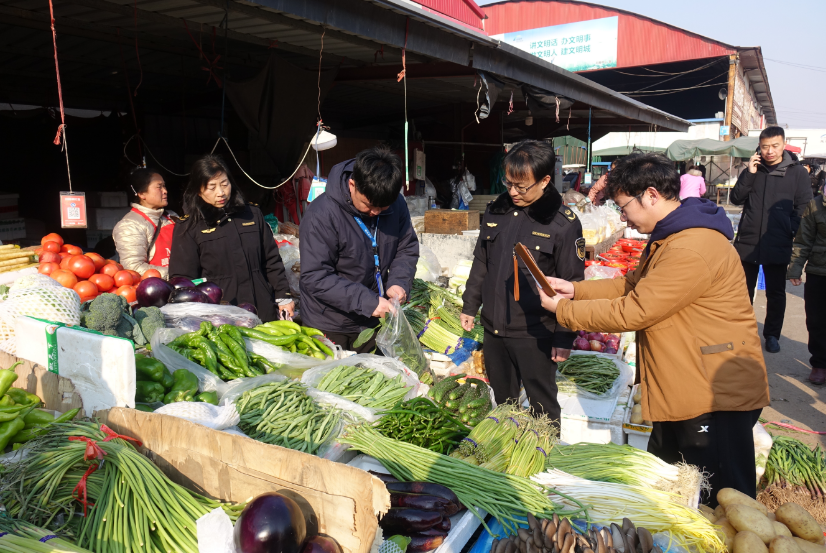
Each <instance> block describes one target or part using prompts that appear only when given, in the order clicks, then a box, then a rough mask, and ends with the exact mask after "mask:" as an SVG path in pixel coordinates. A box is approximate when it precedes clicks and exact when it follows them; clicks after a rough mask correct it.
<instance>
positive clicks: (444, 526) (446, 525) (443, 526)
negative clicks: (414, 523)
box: [433, 517, 450, 532]
mask: <svg viewBox="0 0 826 553" xmlns="http://www.w3.org/2000/svg"><path fill="white" fill-rule="evenodd" d="M433 529H434V530H439V531H441V532H450V519H449V518H448V517H445V518H443V519H442V522H440V523H439V524H437V525H436V526H434V527H433Z"/></svg>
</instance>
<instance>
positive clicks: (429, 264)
mask: <svg viewBox="0 0 826 553" xmlns="http://www.w3.org/2000/svg"><path fill="white" fill-rule="evenodd" d="M441 274H442V265H441V263H440V262H439V258H438V257H436V254H435V253H433V250H431V249H430V248H429V247H427V246H426V245H424V244H419V260H418V261H417V262H416V278H420V279H422V280H424V281H426V282H435V281H436V279H437V278H439V277H440V276H441Z"/></svg>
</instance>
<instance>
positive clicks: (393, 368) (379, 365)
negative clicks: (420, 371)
mask: <svg viewBox="0 0 826 553" xmlns="http://www.w3.org/2000/svg"><path fill="white" fill-rule="evenodd" d="M342 365H346V366H348V367H353V366H359V367H363V368H365V369H371V370H374V371H378V372H380V373H382V374H383V375H384V376H386V377H387V378H396V377H397V376H399V375H402V382H403V383H404V385H405V386H406V387H409V388H410V391H409V392H407V394H405V396H404V399H405V400H408V399H413V398H414V397H416V396H418V395H419V386H420V384H421V383H420V382H419V377H418V376H417V375H416V373H414V372H413V371H411V370H410V369H408V368H407V367H406V366H405V365H404V364H403V363H401V362H400V361H397V360H395V359H391V358H389V357H382V356H381V355H371V354H369V353H361V354H358V355H353V356H352V357H348V358H346V359H338V360H335V361H330V362H327V363H324V364H323V365H319V366H317V367H313V368H312V369H309V370H308V371H307V372H305V373H304V374H303V375H302V377H301V382H302V383H303V384H306V385H307V386H309V387H311V388H315V387H316V386H318V383H319V382H321V379H322V378H324V376H325V375H326V374H327V373H328V372H330V371H331V370H333V369H335V368H336V367H340V366H342ZM331 395H332V394H331Z"/></svg>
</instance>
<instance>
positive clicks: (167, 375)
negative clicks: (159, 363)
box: [160, 367, 175, 392]
mask: <svg viewBox="0 0 826 553" xmlns="http://www.w3.org/2000/svg"><path fill="white" fill-rule="evenodd" d="M160 384H161V386H163V389H164V392H168V391H169V390H171V389H172V386H174V385H175V379H174V378H172V373H171V372H169V369H167V368H166V367H164V368H163V378H162V379H161V382H160Z"/></svg>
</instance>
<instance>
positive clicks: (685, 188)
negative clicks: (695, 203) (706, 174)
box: [680, 165, 706, 200]
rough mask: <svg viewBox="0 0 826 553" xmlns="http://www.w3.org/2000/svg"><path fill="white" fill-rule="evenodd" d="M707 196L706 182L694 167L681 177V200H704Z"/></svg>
mask: <svg viewBox="0 0 826 553" xmlns="http://www.w3.org/2000/svg"><path fill="white" fill-rule="evenodd" d="M705 194H706V180H705V179H704V178H703V174H702V173H701V172H700V170H699V169H697V168H696V167H694V166H693V165H692V166H691V167H689V168H688V171H686V173H685V175H683V176H681V177H680V199H681V200H685V199H686V198H702V197H703V196H705Z"/></svg>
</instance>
